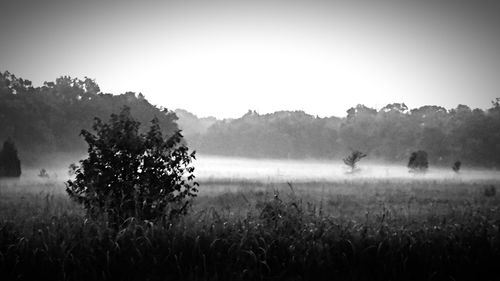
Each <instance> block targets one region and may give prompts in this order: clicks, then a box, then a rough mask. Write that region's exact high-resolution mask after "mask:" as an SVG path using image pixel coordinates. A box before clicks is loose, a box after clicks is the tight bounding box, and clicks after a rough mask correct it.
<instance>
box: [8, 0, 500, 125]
mask: <svg viewBox="0 0 500 281" xmlns="http://www.w3.org/2000/svg"><path fill="white" fill-rule="evenodd" d="M3 2H6V3H1V9H0V26H1V28H0V71H4V70H9V71H10V72H13V73H14V74H16V75H17V76H21V77H23V78H27V79H30V80H32V81H33V82H34V83H35V85H41V84H42V83H43V81H53V80H55V78H56V77H59V76H61V75H70V76H72V77H79V78H83V77H84V76H88V77H91V78H94V79H96V81H97V83H98V84H99V85H100V86H101V90H102V91H104V92H110V93H115V94H118V93H123V92H125V91H135V92H142V93H143V94H144V95H145V96H146V97H147V98H148V100H150V101H151V102H152V103H153V104H156V105H161V106H165V107H167V108H169V109H175V108H184V109H187V110H189V111H191V112H193V113H195V114H197V115H199V116H207V115H213V116H216V117H219V118H222V117H238V116H241V115H242V114H244V113H245V112H246V111H247V110H248V109H255V110H257V111H258V112H259V113H267V112H272V111H276V110H299V109H300V110H305V111H306V112H308V113H311V114H317V115H319V116H330V115H336V116H345V111H346V110H347V109H348V108H349V107H352V106H355V105H356V104H358V103H363V104H365V105H367V106H371V107H376V108H380V107H382V106H384V105H386V104H387V103H392V102H405V103H406V104H407V105H408V106H409V107H418V106H421V105H426V104H437V105H441V106H445V107H447V108H451V107H455V106H456V105H457V104H467V105H469V106H472V107H480V108H487V107H489V106H490V104H491V101H492V100H493V99H494V98H495V97H500V91H499V89H500V5H499V4H496V3H495V2H500V1H477V0H471V1H461V0H453V1H452V0H450V1H444V0H415V1H410V0H407V1H405V0H401V1H395V0H384V1H375V0H371V1H352V0H351V1H311V0H309V1H290V0H289V1H272V0H268V1H255V0H254V1H234V0H233V1H208V0H198V1H153V0H146V1H144V0H143V1H112V0H108V1H106V0H100V1H97V0H95V1H92V0H91V1H83V0H45V1H40V0H15V1H14V0H12V1H3Z"/></svg>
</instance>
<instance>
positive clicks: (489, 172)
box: [21, 155, 500, 182]
mask: <svg viewBox="0 0 500 281" xmlns="http://www.w3.org/2000/svg"><path fill="white" fill-rule="evenodd" d="M71 161H73V162H75V163H76V162H77V161H78V159H76V158H75V159H72V160H71ZM71 161H69V160H68V158H65V159H64V160H63V161H61V162H59V163H58V164H52V165H47V166H45V167H42V166H40V167H30V168H27V169H24V170H23V174H22V177H21V178H22V179H24V180H29V179H37V178H38V177H37V175H38V173H39V170H40V169H42V168H45V169H46V170H47V172H48V174H49V176H50V178H51V180H61V181H64V180H66V179H67V178H68V166H69V164H70V163H72V162H71ZM54 163H57V161H54ZM194 166H195V168H196V170H195V175H196V177H197V179H198V180H199V181H201V182H203V181H214V180H244V181H261V182H287V181H292V182H307V181H325V182H330V181H332V182H337V181H346V180H347V181H349V180H393V179H394V180H397V179H401V180H418V181H422V180H424V181H425V180H429V181H436V180H437V181H439V180H446V181H456V182H462V181H467V182H476V181H500V171H498V170H493V169H479V168H471V167H467V166H464V167H463V168H462V169H461V170H460V172H459V173H455V172H453V171H452V169H451V165H450V168H446V167H436V166H433V165H432V163H431V164H430V167H429V169H428V171H427V172H426V173H423V174H422V173H417V174H416V173H410V172H409V171H408V168H407V167H406V163H380V162H374V161H369V160H366V161H360V162H359V163H358V165H357V166H358V168H359V170H358V171H357V172H355V173H349V169H348V167H347V166H346V165H345V164H344V163H342V161H340V160H339V161H327V160H314V159H310V160H285V159H280V160H277V159H249V158H237V157H220V156H210V155H198V156H197V159H196V160H195V161H194Z"/></svg>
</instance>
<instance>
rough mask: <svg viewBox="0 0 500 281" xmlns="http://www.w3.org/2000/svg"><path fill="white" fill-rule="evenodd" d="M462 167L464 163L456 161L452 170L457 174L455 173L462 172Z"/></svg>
mask: <svg viewBox="0 0 500 281" xmlns="http://www.w3.org/2000/svg"><path fill="white" fill-rule="evenodd" d="M461 166H462V162H460V161H459V160H457V161H455V163H453V166H451V169H452V170H453V171H454V172H455V173H458V172H459V171H460V167H461Z"/></svg>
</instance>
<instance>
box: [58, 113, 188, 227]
mask: <svg viewBox="0 0 500 281" xmlns="http://www.w3.org/2000/svg"><path fill="white" fill-rule="evenodd" d="M151 123H152V126H151V127H150V129H149V131H148V132H147V133H146V134H142V133H139V125H140V123H139V122H137V121H136V120H134V119H133V118H132V117H131V115H130V108H128V107H124V109H123V110H122V111H121V113H120V114H119V115H116V114H112V115H111V118H110V120H109V123H103V122H102V121H101V120H100V119H98V118H96V119H95V123H94V125H93V129H94V130H95V131H96V134H95V135H94V134H92V133H90V132H88V131H86V130H82V132H81V135H83V137H84V138H85V141H86V142H87V143H88V146H89V147H88V158H87V159H85V160H82V161H80V167H78V166H73V167H72V168H73V170H74V175H75V179H74V180H69V181H68V182H67V188H66V190H67V192H68V194H69V196H70V197H71V198H72V199H74V200H76V201H77V202H79V203H81V204H83V206H84V207H85V209H86V211H87V214H88V215H90V216H92V217H98V216H101V215H104V216H106V217H107V218H108V220H109V221H110V222H112V223H121V222H123V221H124V220H125V219H127V218H130V217H135V218H137V219H141V220H156V219H161V218H164V217H165V215H169V216H170V217H171V216H172V215H176V214H181V213H185V212H186V209H187V207H188V204H189V200H188V199H189V198H190V197H194V196H196V192H197V189H196V186H197V185H198V184H197V183H196V182H194V178H195V176H194V175H193V172H194V167H192V166H191V162H192V159H194V157H195V153H194V152H193V153H188V148H187V147H186V146H185V145H184V144H183V142H182V135H181V134H180V131H177V132H175V133H174V134H173V135H172V136H171V137H169V138H164V137H163V135H162V133H161V130H160V126H159V122H158V119H156V118H155V119H153V120H152V121H151Z"/></svg>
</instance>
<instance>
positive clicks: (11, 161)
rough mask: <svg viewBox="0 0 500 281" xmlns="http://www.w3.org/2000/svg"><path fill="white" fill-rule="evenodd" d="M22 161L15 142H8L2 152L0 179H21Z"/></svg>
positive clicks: (0, 157)
mask: <svg viewBox="0 0 500 281" xmlns="http://www.w3.org/2000/svg"><path fill="white" fill-rule="evenodd" d="M20 176H21V161H20V160H19V157H18V156H17V149H16V146H15V144H14V142H13V141H11V140H6V141H5V142H4V143H3V148H2V150H1V151H0V177H16V178H18V177H20Z"/></svg>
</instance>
